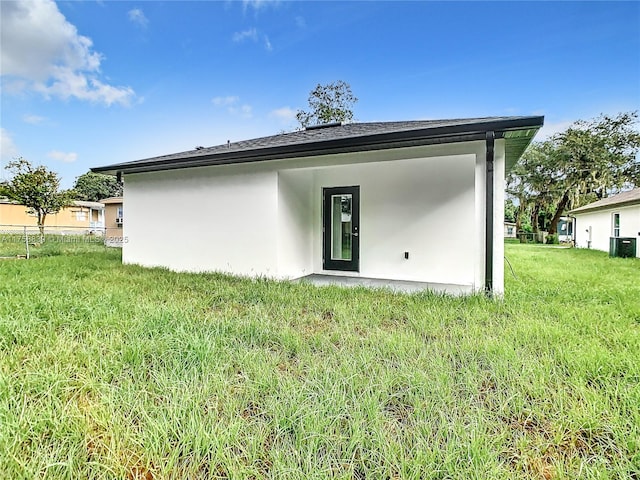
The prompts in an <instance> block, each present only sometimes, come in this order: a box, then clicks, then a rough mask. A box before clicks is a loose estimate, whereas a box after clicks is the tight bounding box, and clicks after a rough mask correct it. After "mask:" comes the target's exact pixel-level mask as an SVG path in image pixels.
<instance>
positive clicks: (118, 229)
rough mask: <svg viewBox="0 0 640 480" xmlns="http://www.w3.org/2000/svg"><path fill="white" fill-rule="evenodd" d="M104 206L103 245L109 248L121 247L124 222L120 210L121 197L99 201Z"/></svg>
mask: <svg viewBox="0 0 640 480" xmlns="http://www.w3.org/2000/svg"><path fill="white" fill-rule="evenodd" d="M100 203H103V204H104V218H105V236H106V239H105V243H106V245H107V246H110V247H121V246H122V241H123V237H122V223H123V221H124V217H123V210H122V205H123V201H122V197H109V198H105V199H102V200H100Z"/></svg>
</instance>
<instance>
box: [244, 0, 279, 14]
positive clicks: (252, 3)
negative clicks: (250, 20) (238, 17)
mask: <svg viewBox="0 0 640 480" xmlns="http://www.w3.org/2000/svg"><path fill="white" fill-rule="evenodd" d="M279 4H280V0H242V10H243V11H245V12H246V11H247V9H248V8H249V7H251V8H253V9H254V10H255V11H256V12H257V11H260V10H262V9H263V8H266V7H277V6H278V5H279Z"/></svg>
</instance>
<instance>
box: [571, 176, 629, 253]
mask: <svg viewBox="0 0 640 480" xmlns="http://www.w3.org/2000/svg"><path fill="white" fill-rule="evenodd" d="M569 213H570V214H571V215H572V216H573V217H574V218H575V237H576V246H577V247H582V248H593V249H595V250H603V251H605V252H608V251H609V249H610V244H611V238H626V239H635V243H636V257H640V249H639V248H638V246H637V244H638V242H640V188H636V189H634V190H630V191H628V192H623V193H619V194H618V195H613V196H611V197H608V198H603V199H602V200H598V201H597V202H593V203H590V204H588V205H585V206H583V207H580V208H576V209H574V210H572V211H571V212H569Z"/></svg>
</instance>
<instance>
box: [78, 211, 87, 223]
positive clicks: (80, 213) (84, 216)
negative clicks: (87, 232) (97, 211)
mask: <svg viewBox="0 0 640 480" xmlns="http://www.w3.org/2000/svg"><path fill="white" fill-rule="evenodd" d="M86 219H87V212H85V211H83V210H78V211H77V212H76V220H78V221H79V222H84V221H85V220H86Z"/></svg>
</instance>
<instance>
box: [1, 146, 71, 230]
mask: <svg viewBox="0 0 640 480" xmlns="http://www.w3.org/2000/svg"><path fill="white" fill-rule="evenodd" d="M5 168H6V169H7V170H9V171H11V172H12V173H13V177H12V178H11V179H10V180H9V181H8V182H6V183H5V184H4V185H3V188H2V190H3V191H2V193H3V194H4V195H6V196H7V197H9V198H10V199H12V200H15V201H17V202H19V203H20V204H22V205H24V206H26V207H28V208H29V212H30V213H33V214H35V215H36V217H37V219H38V226H39V227H40V232H41V233H42V232H43V229H44V223H45V220H46V218H47V215H48V214H53V213H58V212H59V211H60V209H62V208H63V207H66V206H69V205H71V203H72V202H73V195H74V194H73V191H70V190H66V191H61V190H60V177H59V176H58V174H57V173H55V172H53V171H51V170H49V169H48V168H47V167H45V166H43V165H39V166H37V167H34V166H32V165H31V163H30V162H29V161H27V160H25V159H24V158H19V159H17V160H14V161H12V162H9V164H8V165H7V166H6V167H5Z"/></svg>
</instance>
